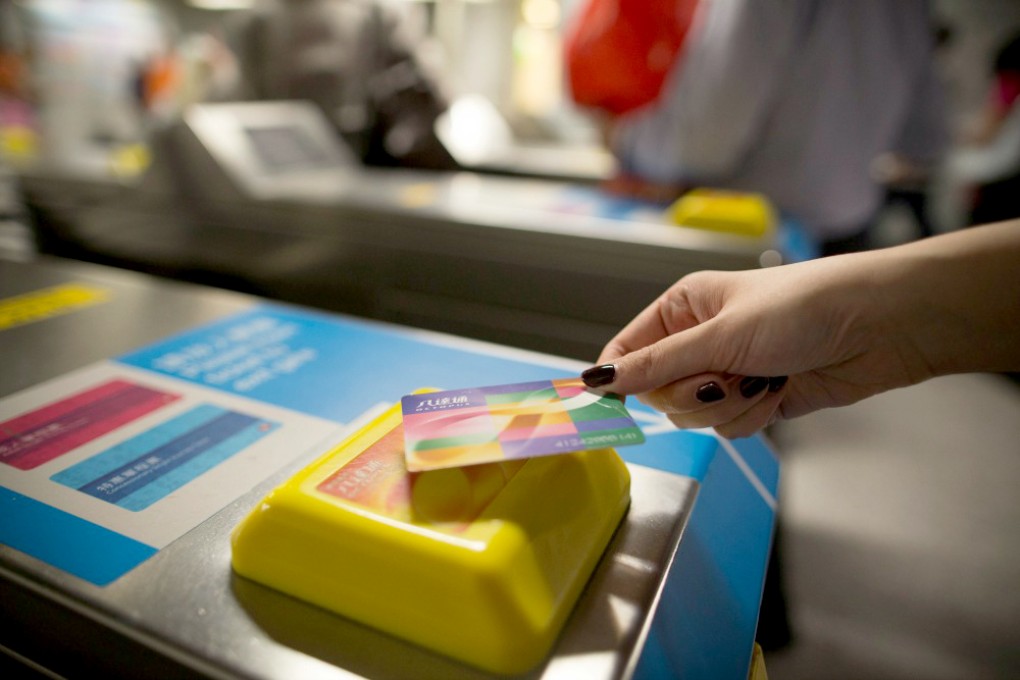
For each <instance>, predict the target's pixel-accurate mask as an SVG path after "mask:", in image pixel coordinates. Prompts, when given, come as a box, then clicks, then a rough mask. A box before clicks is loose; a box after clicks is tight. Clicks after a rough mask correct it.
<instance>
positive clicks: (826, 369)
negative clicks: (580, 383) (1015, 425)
mask: <svg viewBox="0 0 1020 680" xmlns="http://www.w3.org/2000/svg"><path fill="white" fill-rule="evenodd" d="M872 259H873V258H870V257H868V256H865V257H861V256H859V255H850V256H844V257H837V258H827V259H824V260H818V261H815V262H808V263H803V264H796V265H789V266H785V267H778V268H773V269H763V270H753V271H744V272H714V271H704V272H698V273H695V274H691V275H689V276H686V277H684V278H683V279H681V280H680V281H679V282H678V283H676V284H675V285H674V286H672V287H671V288H670V289H669V290H667V291H666V292H665V293H664V294H663V295H662V296H660V297H659V298H658V299H657V300H656V301H655V302H654V303H652V304H651V305H650V306H649V307H648V308H646V309H645V310H644V311H643V312H641V313H640V314H639V315H638V316H637V317H636V318H635V319H634V320H633V321H631V323H630V324H628V325H627V326H626V327H625V328H624V329H623V330H622V331H621V332H620V333H619V334H618V335H617V336H616V337H615V338H613V340H612V341H610V342H609V344H608V345H607V346H606V348H605V349H604V350H603V352H602V354H601V355H600V357H599V361H598V363H599V364H601V366H596V367H595V368H593V369H589V370H588V371H586V372H585V378H586V382H588V383H589V384H601V385H603V386H605V387H607V389H611V390H612V391H613V392H616V393H618V394H636V395H638V398H639V399H640V400H641V401H642V402H644V403H646V404H648V405H649V406H652V407H653V408H656V409H658V410H660V411H662V412H664V413H665V414H667V416H668V417H669V419H670V420H671V421H673V422H674V423H675V424H676V425H678V426H679V427H684V428H688V427H714V428H716V430H717V431H718V432H719V433H720V434H721V435H723V436H726V437H741V436H748V435H750V434H753V433H754V432H756V431H757V430H759V429H761V428H762V427H764V426H766V425H768V424H769V423H771V422H772V421H774V420H776V419H777V418H780V417H782V418H792V417H795V416H799V415H802V414H805V413H809V412H811V411H815V410H818V409H821V408H826V407H830V406H842V405H845V404H850V403H853V402H855V401H858V400H860V399H863V398H865V397H868V396H871V395H873V394H876V393H878V392H882V391H884V390H888V389H891V388H893V387H899V386H903V385H907V384H911V383H914V382H918V381H920V380H923V379H925V378H927V377H930V371H929V370H928V369H927V367H926V365H925V363H924V360H923V359H922V358H921V357H920V356H919V355H918V354H917V353H916V352H914V351H912V349H911V347H910V346H909V343H907V344H903V343H902V342H901V341H903V340H905V338H904V337H903V336H902V335H901V334H899V333H897V332H896V329H895V328H890V324H889V323H888V321H887V319H888V316H887V312H886V308H887V305H886V304H885V301H884V300H883V293H882V290H881V289H880V288H879V287H878V286H877V284H876V282H875V281H874V279H875V277H874V276H873V275H872V272H871V271H870V270H871V267H872V266H873V264H875V263H872V262H871V260H872ZM786 376H789V379H788V380H787V379H786Z"/></svg>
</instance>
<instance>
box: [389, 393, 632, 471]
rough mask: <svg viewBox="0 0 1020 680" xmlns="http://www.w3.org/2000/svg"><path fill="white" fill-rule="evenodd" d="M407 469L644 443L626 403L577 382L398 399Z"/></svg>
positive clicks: (477, 462)
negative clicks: (399, 400) (401, 415)
mask: <svg viewBox="0 0 1020 680" xmlns="http://www.w3.org/2000/svg"><path fill="white" fill-rule="evenodd" d="M401 410H402V414H403V424H404V447H405V461H406V464H407V469H408V470H409V471H411V472H421V471H425V470H437V469H441V468H449V467H460V466H467V465H476V464H479V463H489V462H496V461H508V460H518V459H523V458H533V457H536V456H547V455H554V454H560V453H569V452H571V451H584V450H588V449H601V448H611V447H618V446H628V445H631V444H640V443H642V442H644V440H645V438H644V434H643V433H642V432H641V428H640V427H638V425H637V423H635V422H634V419H633V418H632V417H631V415H630V413H629V412H628V411H627V408H626V406H624V404H623V399H622V398H621V397H619V396H617V395H615V394H609V393H606V392H602V391H600V390H596V389H592V388H589V387H586V386H585V384H584V383H583V382H582V381H581V379H580V378H564V379H556V380H540V381H533V382H526V383H513V384H509V385H490V386H486V387H472V388H465V389H456V390H443V391H433V392H416V393H414V394H409V395H406V396H404V397H403V398H402V399H401Z"/></svg>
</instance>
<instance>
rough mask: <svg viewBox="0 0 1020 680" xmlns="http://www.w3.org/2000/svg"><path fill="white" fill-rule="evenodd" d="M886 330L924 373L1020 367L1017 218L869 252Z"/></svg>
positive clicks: (1019, 234) (1019, 233) (1019, 238)
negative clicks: (884, 293) (881, 291)
mask: <svg viewBox="0 0 1020 680" xmlns="http://www.w3.org/2000/svg"><path fill="white" fill-rule="evenodd" d="M873 264H874V266H875V267H876V270H875V272H874V275H875V276H876V277H877V278H878V279H879V280H881V281H882V285H883V286H885V289H884V290H886V291H887V293H888V295H887V296H885V297H883V298H881V302H880V303H879V304H880V305H881V306H882V309H883V313H884V314H885V318H884V323H885V324H886V326H887V329H888V332H889V333H890V334H891V335H893V336H895V337H898V338H901V339H902V341H903V345H902V351H903V352H904V353H905V354H909V353H911V352H916V357H917V358H918V359H919V360H920V361H921V362H923V365H924V366H925V370H926V371H928V372H929V373H930V375H931V376H936V375H945V374H949V373H963V372H976V371H1017V370H1020V277H1018V272H1020V220H1017V221H1011V222H1003V223H999V224H994V225H989V226H982V227H975V228H971V229H966V230H962V231H958V232H953V233H951V234H946V235H944V236H939V237H935V238H930V239H925V240H922V241H918V242H915V243H911V244H908V245H906V246H900V247H897V248H891V249H888V250H887V251H881V252H880V253H878V254H877V256H876V260H875V262H874V263H873Z"/></svg>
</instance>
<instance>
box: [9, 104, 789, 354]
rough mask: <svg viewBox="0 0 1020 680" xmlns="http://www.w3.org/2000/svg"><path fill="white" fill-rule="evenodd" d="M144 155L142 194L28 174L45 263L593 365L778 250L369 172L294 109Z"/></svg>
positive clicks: (565, 189)
mask: <svg viewBox="0 0 1020 680" xmlns="http://www.w3.org/2000/svg"><path fill="white" fill-rule="evenodd" d="M152 149H153V163H152V165H151V166H150V168H149V169H148V171H147V172H146V173H145V174H144V176H143V177H141V178H140V179H139V180H131V181H127V182H109V181H103V182H97V181H95V180H91V179H82V178H80V177H79V178H70V177H64V178H57V177H54V176H53V175H52V174H51V173H44V174H42V175H31V174H26V175H25V176H24V178H23V181H24V187H25V190H26V192H27V194H28V195H29V197H30V202H31V203H32V204H34V205H35V206H37V207H38V208H39V209H40V210H41V211H42V212H43V213H44V214H43V215H41V218H42V219H40V220H39V222H40V223H42V224H44V225H46V226H45V228H44V229H43V230H42V231H41V235H42V236H43V239H42V243H41V246H42V249H43V250H47V251H53V252H58V253H62V254H70V255H75V256H77V257H82V258H85V259H95V260H99V261H103V262H107V263H112V264H118V265H120V266H124V267H128V268H134V269H141V270H144V271H149V272H153V273H157V274H162V275H167V276H171V277H175V278H183V279H192V280H199V281H202V282H205V283H213V284H218V285H221V286H225V287H232V288H241V289H244V290H248V291H249V292H256V293H259V294H262V295H266V296H268V297H272V298H275V299H281V300H286V301H291V302H296V303H301V304H308V305H313V306H317V307H322V308H327V309H332V310H336V311H344V312H349V313H355V314H359V315H362V316H367V317H372V318H377V319H384V320H389V321H395V322H400V323H405V324H409V325H414V326H420V327H426V328H432V329H437V330H443V331H447V332H453V333H457V334H461V335H466V336H469V337H476V338H482V339H487V340H496V341H500V342H504V343H507V344H513V345H517V346H521V347H525V348H529V349H536V350H540V351H548V352H554V353H558V354H566V355H569V356H576V357H578V358H591V357H593V356H595V355H597V353H598V350H599V349H600V348H601V346H602V345H603V344H604V343H605V342H606V341H607V340H608V339H609V338H610V337H611V336H612V334H613V333H614V332H615V330H616V329H618V328H619V327H620V326H621V325H622V324H623V323H625V322H626V321H627V320H629V319H630V318H631V317H632V316H633V315H634V314H635V313H636V312H637V311H639V310H640V309H641V308H642V307H643V306H644V305H645V304H647V302H648V301H649V300H651V299H654V297H655V296H657V295H658V294H659V293H660V292H662V290H664V289H665V288H666V287H668V286H669V285H670V284H671V283H672V282H674V281H676V279H677V278H679V277H680V276H682V275H683V274H685V273H687V272H690V271H695V270H698V269H706V268H715V269H739V268H749V267H757V266H760V265H761V263H762V261H763V257H764V258H766V259H767V258H768V257H769V256H770V255H769V253H770V251H773V249H774V247H775V246H774V239H772V238H771V237H766V238H754V239H748V238H745V237H741V236H735V235H730V234H720V233H712V232H707V231H702V230H697V229H687V228H682V227H678V226H675V225H671V224H668V223H667V222H666V218H665V216H664V212H663V210H662V209H661V208H659V207H657V206H649V205H645V204H641V203H638V202H633V201H624V200H621V199H615V198H611V197H606V196H603V195H601V194H599V193H598V191H597V190H596V189H594V188H593V187H590V186H584V185H580V184H576V183H567V182H554V181H551V180H538V179H527V178H519V177H517V178H513V177H500V176H493V175H482V174H476V173H467V172H452V173H449V172H441V173H440V172H432V171H425V170H413V169H392V168H386V169H383V168H370V167H363V166H362V165H361V164H360V163H358V161H357V160H356V158H355V157H354V156H353V154H352V153H351V152H350V151H348V150H347V149H346V148H345V147H344V145H343V144H342V142H341V141H340V140H339V139H337V138H336V137H335V136H334V135H332V134H331V131H330V129H329V127H328V125H327V124H326V122H325V120H324V119H323V117H322V116H321V115H320V114H319V112H318V111H317V110H316V109H315V107H313V106H312V105H310V104H308V103H303V102H258V103H239V104H207V105H195V106H193V107H191V108H190V109H189V111H188V112H187V113H186V114H185V116H184V118H183V120H182V121H181V122H180V123H177V124H174V125H171V126H168V127H167V128H164V129H162V130H161V131H160V133H159V134H158V135H156V136H155V137H154V139H153V144H152ZM773 257H778V256H777V255H773Z"/></svg>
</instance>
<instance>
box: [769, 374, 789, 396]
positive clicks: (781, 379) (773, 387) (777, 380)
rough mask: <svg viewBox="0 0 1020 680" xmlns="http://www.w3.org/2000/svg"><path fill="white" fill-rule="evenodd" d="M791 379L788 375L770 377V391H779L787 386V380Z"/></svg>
mask: <svg viewBox="0 0 1020 680" xmlns="http://www.w3.org/2000/svg"><path fill="white" fill-rule="evenodd" d="M789 379H790V376H788V375H777V376H774V377H772V378H769V392H778V391H779V390H781V389H783V387H785V386H786V381H787V380H789Z"/></svg>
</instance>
